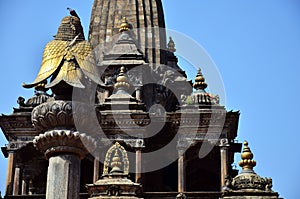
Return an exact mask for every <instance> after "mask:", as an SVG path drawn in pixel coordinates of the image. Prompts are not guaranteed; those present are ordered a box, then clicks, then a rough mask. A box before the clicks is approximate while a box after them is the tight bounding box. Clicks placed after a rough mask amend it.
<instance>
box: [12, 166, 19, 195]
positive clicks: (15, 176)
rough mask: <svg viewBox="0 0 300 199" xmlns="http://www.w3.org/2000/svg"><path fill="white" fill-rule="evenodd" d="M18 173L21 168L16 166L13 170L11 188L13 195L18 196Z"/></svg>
mask: <svg viewBox="0 0 300 199" xmlns="http://www.w3.org/2000/svg"><path fill="white" fill-rule="evenodd" d="M20 173H21V168H20V167H19V166H16V168H15V175H14V186H13V195H14V196H16V195H19V187H20Z"/></svg>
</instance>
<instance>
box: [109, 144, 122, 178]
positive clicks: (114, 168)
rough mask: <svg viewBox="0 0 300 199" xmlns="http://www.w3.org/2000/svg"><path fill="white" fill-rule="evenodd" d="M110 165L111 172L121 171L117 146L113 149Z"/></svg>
mask: <svg viewBox="0 0 300 199" xmlns="http://www.w3.org/2000/svg"><path fill="white" fill-rule="evenodd" d="M110 165H111V167H112V169H111V171H110V173H111V174H114V173H122V170H121V168H120V167H121V166H122V161H121V159H120V156H119V153H118V149H117V148H116V149H115V154H114V157H113V158H112V160H111V164H110Z"/></svg>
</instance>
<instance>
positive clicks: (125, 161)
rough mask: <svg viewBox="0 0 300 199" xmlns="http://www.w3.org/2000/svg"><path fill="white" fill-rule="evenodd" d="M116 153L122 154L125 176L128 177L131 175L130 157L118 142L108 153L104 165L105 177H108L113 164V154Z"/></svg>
mask: <svg viewBox="0 0 300 199" xmlns="http://www.w3.org/2000/svg"><path fill="white" fill-rule="evenodd" d="M115 151H119V152H120V153H121V157H122V163H123V174H124V175H128V174H129V160H128V155H127V152H126V150H125V148H124V147H123V146H122V145H120V143H119V142H116V143H115V144H114V145H113V146H112V147H110V148H109V149H108V151H107V153H106V156H105V160H104V164H103V176H106V175H108V168H109V165H110V163H111V158H112V154H113V152H115Z"/></svg>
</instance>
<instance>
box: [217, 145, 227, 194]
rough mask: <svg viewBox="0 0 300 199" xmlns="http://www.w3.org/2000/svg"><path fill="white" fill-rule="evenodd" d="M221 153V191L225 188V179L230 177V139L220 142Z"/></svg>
mask: <svg viewBox="0 0 300 199" xmlns="http://www.w3.org/2000/svg"><path fill="white" fill-rule="evenodd" d="M219 146H220V153H221V189H222V188H223V187H224V186H225V178H226V176H227V175H228V148H229V142H228V139H221V140H220V145H219Z"/></svg>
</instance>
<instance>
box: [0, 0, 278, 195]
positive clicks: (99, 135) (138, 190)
mask: <svg viewBox="0 0 300 199" xmlns="http://www.w3.org/2000/svg"><path fill="white" fill-rule="evenodd" d="M174 3H176V2H174ZM70 14H71V16H65V17H62V20H61V24H60V26H59V27H58V31H57V34H56V36H55V38H54V39H53V40H52V41H49V42H48V44H47V45H46V46H45V49H44V54H43V58H42V63H41V66H40V71H39V73H38V74H37V77H36V79H35V80H33V82H32V83H28V84H23V87H25V88H34V90H35V91H34V95H33V96H32V97H31V98H29V99H27V100H25V99H24V98H23V97H19V98H18V104H19V107H16V108H14V109H13V113H11V114H8V115H4V114H2V115H1V116H0V127H1V129H2V131H3V133H4V135H5V137H6V138H7V142H8V143H7V144H6V145H5V146H3V147H2V148H1V150H2V152H3V154H4V156H5V157H7V158H8V167H7V180H6V190H5V196H4V197H5V198H6V199H24V198H31V199H45V198H46V199H111V198H113V199H138V198H145V199H164V198H165V199H171V198H174V199H175V198H177V199H184V198H190V199H207V198H210V199H220V198H224V199H234V198H238V199H278V198H279V194H278V193H277V192H274V191H273V190H272V179H271V178H263V177H261V176H259V175H258V174H256V173H255V172H254V170H253V168H254V167H255V166H256V162H255V160H253V157H254V155H253V153H252V152H251V150H250V147H249V146H248V142H245V143H244V148H243V152H242V154H241V159H242V160H241V161H240V166H241V167H242V172H241V173H240V174H239V172H238V170H237V169H235V168H233V167H232V164H233V163H234V157H235V156H234V155H235V153H239V152H241V149H242V144H241V143H239V142H237V141H236V137H237V133H238V122H239V112H238V111H227V110H226V108H225V107H224V106H222V105H221V104H220V100H219V97H218V95H214V94H211V93H208V92H207V91H206V88H207V87H209V85H208V84H207V83H206V79H205V74H203V73H202V71H201V69H200V68H199V69H198V72H197V74H196V76H195V79H194V80H188V79H187V77H186V75H185V72H184V71H183V70H182V69H181V67H180V66H179V65H178V59H177V57H176V54H175V52H176V49H175V42H174V41H173V39H172V38H171V37H170V39H169V40H168V42H167V41H166V31H165V29H164V28H165V19H164V14H163V7H162V3H161V0H95V1H94V5H93V8H92V16H91V22H90V32H89V38H88V39H86V38H85V37H84V34H83V27H82V25H81V21H80V19H79V17H78V15H77V14H76V12H75V11H71V12H70ZM195 67H199V66H195ZM200 152H201V153H200ZM200 154H202V155H201V156H200ZM203 154H204V155H203Z"/></svg>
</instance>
